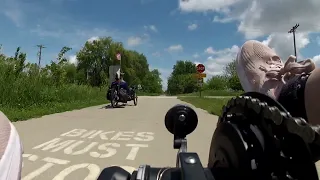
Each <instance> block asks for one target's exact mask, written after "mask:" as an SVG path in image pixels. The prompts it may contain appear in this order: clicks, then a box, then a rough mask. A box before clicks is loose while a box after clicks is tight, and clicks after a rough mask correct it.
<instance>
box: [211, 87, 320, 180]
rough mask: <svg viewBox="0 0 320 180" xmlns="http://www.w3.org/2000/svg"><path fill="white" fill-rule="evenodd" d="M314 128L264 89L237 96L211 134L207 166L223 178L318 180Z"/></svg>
mask: <svg viewBox="0 0 320 180" xmlns="http://www.w3.org/2000/svg"><path fill="white" fill-rule="evenodd" d="M314 138H315V132H314V130H313V129H312V128H311V127H310V126H308V124H307V123H306V121H305V120H304V119H302V118H294V117H292V116H291V115H290V113H289V112H287V111H286V109H285V108H283V107H282V106H281V105H280V104H279V103H278V102H277V101H275V100H273V99H272V98H270V97H268V96H266V95H263V94H260V93H246V94H244V95H243V96H238V97H234V98H232V99H231V100H229V101H228V103H227V105H226V106H224V108H223V112H222V115H221V116H220V118H219V122H218V124H217V128H216V131H215V133H214V135H213V138H212V142H211V147H210V157H209V168H210V169H211V170H212V172H213V175H214V176H215V178H216V179H217V180H220V179H231V178H239V177H241V179H259V180H260V179H261V180H264V179H265V180H269V179H278V180H287V179H295V180H318V174H317V170H316V167H315V164H314V162H313V160H312V157H311V152H310V149H309V146H308V144H309V143H311V142H312V141H313V140H314Z"/></svg>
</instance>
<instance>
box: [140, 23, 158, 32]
mask: <svg viewBox="0 0 320 180" xmlns="http://www.w3.org/2000/svg"><path fill="white" fill-rule="evenodd" d="M143 27H144V28H145V29H146V30H151V31H153V32H158V29H157V27H156V26H155V25H149V26H143Z"/></svg>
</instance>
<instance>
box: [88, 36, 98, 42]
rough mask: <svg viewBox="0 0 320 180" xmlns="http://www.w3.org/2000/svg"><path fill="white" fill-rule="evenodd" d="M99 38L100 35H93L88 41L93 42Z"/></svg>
mask: <svg viewBox="0 0 320 180" xmlns="http://www.w3.org/2000/svg"><path fill="white" fill-rule="evenodd" d="M98 39H99V37H98V36H92V37H91V38H89V39H88V40H87V41H88V42H93V41H95V40H98Z"/></svg>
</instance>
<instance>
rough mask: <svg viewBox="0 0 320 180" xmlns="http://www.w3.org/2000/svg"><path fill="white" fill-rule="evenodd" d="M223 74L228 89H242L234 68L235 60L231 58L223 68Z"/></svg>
mask: <svg viewBox="0 0 320 180" xmlns="http://www.w3.org/2000/svg"><path fill="white" fill-rule="evenodd" d="M224 75H225V76H226V78H227V79H228V80H227V85H228V88H229V89H232V90H235V91H242V90H243V89H242V86H241V83H240V80H239V77H238V74H237V69H236V60H235V59H234V60H232V61H231V62H230V63H228V64H227V65H226V66H225V68H224Z"/></svg>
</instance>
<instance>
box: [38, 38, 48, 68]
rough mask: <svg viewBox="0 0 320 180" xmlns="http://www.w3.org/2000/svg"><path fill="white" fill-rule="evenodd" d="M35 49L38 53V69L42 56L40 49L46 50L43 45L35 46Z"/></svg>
mask: <svg viewBox="0 0 320 180" xmlns="http://www.w3.org/2000/svg"><path fill="white" fill-rule="evenodd" d="M37 47H38V48H39V52H38V57H39V61H38V66H39V68H40V63H41V56H42V49H43V48H46V47H45V46H44V45H42V44H39V45H37Z"/></svg>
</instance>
